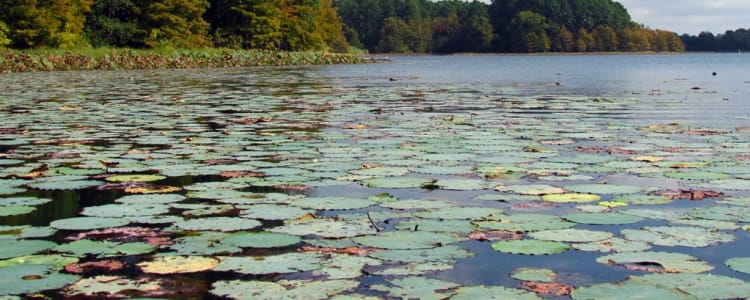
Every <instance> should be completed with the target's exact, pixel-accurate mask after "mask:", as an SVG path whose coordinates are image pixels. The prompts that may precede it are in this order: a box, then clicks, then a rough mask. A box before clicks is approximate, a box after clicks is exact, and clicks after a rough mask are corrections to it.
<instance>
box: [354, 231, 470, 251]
mask: <svg viewBox="0 0 750 300" xmlns="http://www.w3.org/2000/svg"><path fill="white" fill-rule="evenodd" d="M460 240H461V239H460V238H459V237H457V236H455V235H452V234H447V233H437V232H426V231H388V232H381V233H379V234H377V235H368V236H361V237H355V238H354V242H356V243H357V244H360V245H363V246H367V247H373V248H380V249H430V248H437V247H440V246H442V245H448V244H452V243H455V242H458V241H460Z"/></svg>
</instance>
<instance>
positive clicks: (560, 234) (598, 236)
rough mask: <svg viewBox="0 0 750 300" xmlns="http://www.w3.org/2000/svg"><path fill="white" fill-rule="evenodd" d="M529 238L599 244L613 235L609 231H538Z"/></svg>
mask: <svg viewBox="0 0 750 300" xmlns="http://www.w3.org/2000/svg"><path fill="white" fill-rule="evenodd" d="M529 236H531V237H533V238H535V239H537V240H544V241H556V242H574V243H584V242H597V241H601V240H605V239H608V238H611V237H612V233H610V232H607V231H594V230H586V229H573V228H568V229H557V230H545V231H536V232H532V233H529Z"/></svg>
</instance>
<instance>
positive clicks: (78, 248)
mask: <svg viewBox="0 0 750 300" xmlns="http://www.w3.org/2000/svg"><path fill="white" fill-rule="evenodd" d="M54 250H55V251H57V252H63V253H72V254H73V255H76V256H83V255H87V254H91V255H96V256H99V257H111V256H121V255H139V254H147V253H151V252H153V251H154V250H156V246H153V245H149V244H146V243H141V242H134V243H117V242H108V241H99V242H96V241H91V240H78V241H75V242H70V243H67V244H61V245H58V246H57V247H55V248H54Z"/></svg>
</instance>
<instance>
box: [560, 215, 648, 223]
mask: <svg viewBox="0 0 750 300" xmlns="http://www.w3.org/2000/svg"><path fill="white" fill-rule="evenodd" d="M563 219H565V220H568V221H572V222H576V223H579V224H589V225H621V224H633V223H638V222H641V221H643V218H641V217H638V216H633V215H625V214H621V213H616V212H607V213H572V214H567V215H563Z"/></svg>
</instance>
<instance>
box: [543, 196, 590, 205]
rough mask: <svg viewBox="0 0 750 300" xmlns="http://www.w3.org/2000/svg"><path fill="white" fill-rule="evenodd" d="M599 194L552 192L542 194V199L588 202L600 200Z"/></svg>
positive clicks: (563, 201)
mask: <svg viewBox="0 0 750 300" xmlns="http://www.w3.org/2000/svg"><path fill="white" fill-rule="evenodd" d="M600 199H601V197H600V196H599V195H592V194H551V195H544V196H542V200H544V201H549V202H556V203H586V202H594V201H599V200H600Z"/></svg>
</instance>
